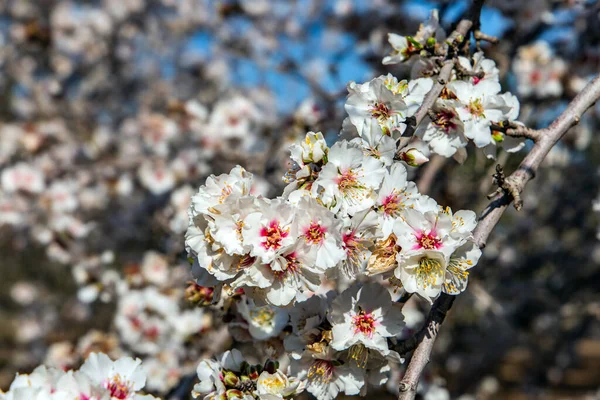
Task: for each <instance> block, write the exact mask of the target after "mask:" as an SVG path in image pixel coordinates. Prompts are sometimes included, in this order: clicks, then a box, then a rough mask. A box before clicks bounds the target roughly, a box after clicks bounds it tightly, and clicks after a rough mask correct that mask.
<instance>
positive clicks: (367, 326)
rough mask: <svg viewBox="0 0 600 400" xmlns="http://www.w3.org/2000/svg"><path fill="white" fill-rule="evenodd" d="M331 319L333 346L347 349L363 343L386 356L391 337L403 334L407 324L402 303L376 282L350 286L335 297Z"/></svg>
mask: <svg viewBox="0 0 600 400" xmlns="http://www.w3.org/2000/svg"><path fill="white" fill-rule="evenodd" d="M327 318H328V320H329V322H330V323H331V325H332V330H331V332H332V334H333V340H332V341H331V344H330V345H331V347H332V348H334V349H335V350H345V349H348V348H350V347H351V346H353V345H357V344H362V345H364V346H365V347H367V348H369V349H372V350H376V351H378V352H379V353H381V354H382V355H384V356H385V355H387V354H389V352H390V349H389V348H388V344H387V338H388V337H394V336H396V335H399V334H400V333H401V332H402V328H403V326H404V322H403V316H402V312H401V307H400V305H399V304H397V303H394V302H392V299H391V296H390V294H389V292H388V291H387V290H386V289H385V288H383V287H382V286H380V285H379V284H376V283H367V284H365V285H364V286H362V287H360V285H359V284H355V285H353V286H351V287H350V288H349V289H346V290H345V291H344V292H343V293H342V294H341V295H339V296H338V297H337V298H335V299H334V300H333V303H332V304H331V311H330V313H329V315H328V316H327Z"/></svg>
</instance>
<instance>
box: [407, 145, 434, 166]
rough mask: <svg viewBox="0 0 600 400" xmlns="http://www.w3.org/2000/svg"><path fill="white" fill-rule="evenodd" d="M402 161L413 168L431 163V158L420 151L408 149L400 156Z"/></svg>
mask: <svg viewBox="0 0 600 400" xmlns="http://www.w3.org/2000/svg"><path fill="white" fill-rule="evenodd" d="M400 159H401V160H402V161H404V162H405V163H407V164H408V165H410V166H411V167H418V166H419V165H423V164H425V163H426V162H427V161H429V158H427V157H425V154H423V153H421V152H420V151H419V150H417V149H415V148H414V147H413V148H412V149H408V150H407V151H405V152H402V153H401V154H400Z"/></svg>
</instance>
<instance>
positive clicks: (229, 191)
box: [219, 184, 233, 204]
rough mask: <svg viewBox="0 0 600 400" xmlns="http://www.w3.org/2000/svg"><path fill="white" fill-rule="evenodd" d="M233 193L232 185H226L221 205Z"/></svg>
mask: <svg viewBox="0 0 600 400" xmlns="http://www.w3.org/2000/svg"><path fill="white" fill-rule="evenodd" d="M232 192H233V188H232V187H231V185H228V184H225V186H223V189H221V196H220V197H219V204H223V202H224V201H225V199H226V198H227V197H229V195H230V194H231V193H232Z"/></svg>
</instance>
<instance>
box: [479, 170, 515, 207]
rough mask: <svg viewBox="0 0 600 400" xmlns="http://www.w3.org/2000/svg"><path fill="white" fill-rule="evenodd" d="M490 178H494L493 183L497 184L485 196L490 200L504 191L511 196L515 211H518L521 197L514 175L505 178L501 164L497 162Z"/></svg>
mask: <svg viewBox="0 0 600 400" xmlns="http://www.w3.org/2000/svg"><path fill="white" fill-rule="evenodd" d="M492 178H493V179H494V184H496V185H498V188H497V189H496V190H494V191H493V192H492V193H490V194H488V195H487V198H488V199H489V200H491V199H493V198H494V197H496V196H497V195H499V194H502V193H506V194H508V195H509V196H511V197H512V198H513V200H514V206H515V208H516V209H517V211H520V210H521V208H523V200H522V199H521V192H520V190H519V182H517V180H516V179H515V177H514V176H512V175H511V176H509V177H508V178H507V177H506V176H505V175H504V170H503V169H502V166H501V165H500V164H498V165H496V173H495V174H493V175H492Z"/></svg>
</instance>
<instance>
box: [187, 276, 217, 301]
mask: <svg viewBox="0 0 600 400" xmlns="http://www.w3.org/2000/svg"><path fill="white" fill-rule="evenodd" d="M214 293H215V289H214V288H212V287H208V286H200V285H198V284H197V283H196V282H192V281H189V282H188V287H187V288H186V289H185V298H186V299H187V301H189V302H190V303H192V304H196V305H198V306H208V305H210V304H211V303H212V301H213V297H214Z"/></svg>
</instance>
